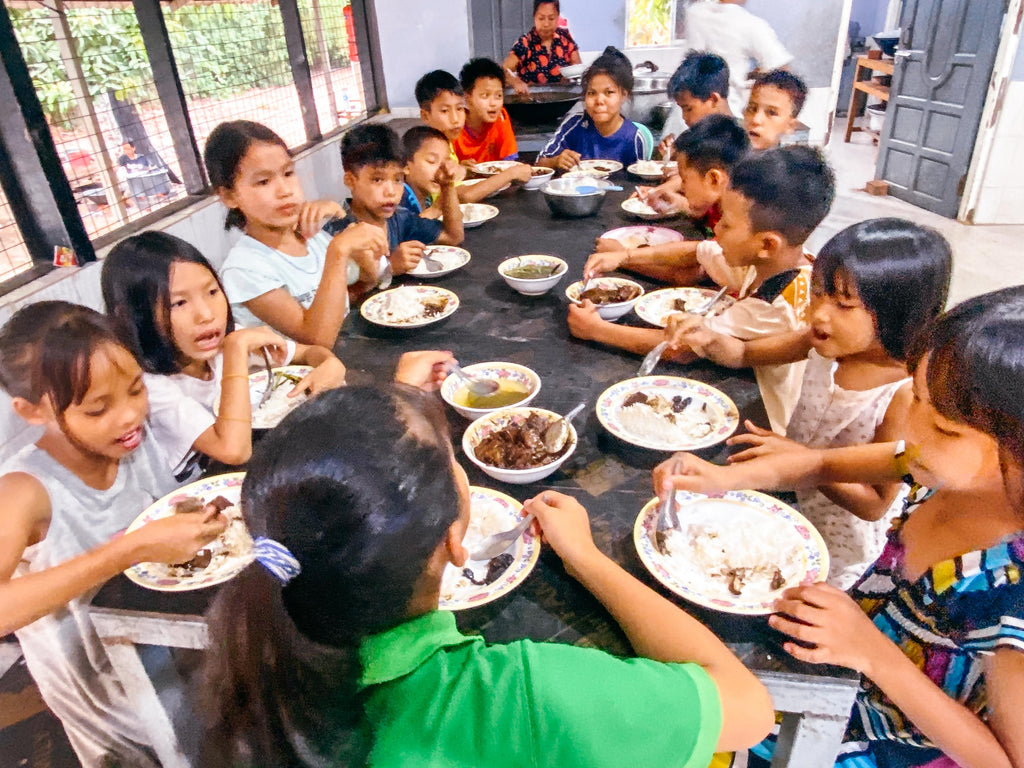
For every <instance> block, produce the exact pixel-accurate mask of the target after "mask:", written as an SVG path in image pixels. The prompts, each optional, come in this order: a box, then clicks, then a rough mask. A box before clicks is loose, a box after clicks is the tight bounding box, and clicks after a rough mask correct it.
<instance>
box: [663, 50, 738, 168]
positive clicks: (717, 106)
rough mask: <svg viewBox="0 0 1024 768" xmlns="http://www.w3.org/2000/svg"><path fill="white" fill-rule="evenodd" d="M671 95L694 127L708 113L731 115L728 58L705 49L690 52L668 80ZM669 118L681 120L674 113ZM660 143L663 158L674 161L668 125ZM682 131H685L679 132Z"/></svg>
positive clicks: (686, 122)
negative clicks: (726, 59) (726, 61)
mask: <svg viewBox="0 0 1024 768" xmlns="http://www.w3.org/2000/svg"><path fill="white" fill-rule="evenodd" d="M668 97H669V98H670V99H672V100H673V101H675V103H676V104H678V105H679V109H680V110H681V112H682V120H683V123H685V124H686V127H687V128H692V127H693V126H694V125H695V124H696V123H698V122H699V121H700V120H702V119H703V118H705V117H707V116H708V115H729V116H730V117H731V116H732V111H731V110H730V109H729V67H728V65H727V64H726V63H725V59H723V58H722V57H721V56H717V55H715V54H713V53H707V52H705V51H690V52H689V53H688V54H686V57H685V58H684V59H683V61H682V63H681V64H680V65H679V67H678V69H676V71H675V72H674V73H673V74H672V77H671V79H669V81H668ZM669 120H670V121H673V120H674V121H676V122H677V123H678V121H679V118H678V117H676V115H675V114H673V115H672V116H671V117H670V118H669ZM665 131H666V133H665V137H664V138H663V139H662V140H661V144H660V145H659V146H658V148H659V150H660V151H661V155H662V157H664V158H665V159H666V160H671V159H672V157H673V151H674V149H675V147H674V144H675V135H674V133H675V132H674V131H671V130H670V126H669V125H668V124H666V126H665ZM680 133H682V131H680Z"/></svg>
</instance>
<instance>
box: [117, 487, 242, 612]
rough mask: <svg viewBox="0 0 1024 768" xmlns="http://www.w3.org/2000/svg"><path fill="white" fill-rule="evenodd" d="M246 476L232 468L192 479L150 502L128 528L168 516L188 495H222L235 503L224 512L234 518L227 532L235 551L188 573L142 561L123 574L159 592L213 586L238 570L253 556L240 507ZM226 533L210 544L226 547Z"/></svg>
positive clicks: (213, 497)
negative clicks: (231, 470)
mask: <svg viewBox="0 0 1024 768" xmlns="http://www.w3.org/2000/svg"><path fill="white" fill-rule="evenodd" d="M244 478H245V473H244V472H232V473H231V474H228V475H215V476H214V477H207V478H204V479H203V480H198V481H196V482H194V483H189V484H188V485H186V486H185V487H183V488H179V489H178V490H176V491H174V492H173V493H169V494H167V495H166V496H164V497H163V498H162V499H160V500H159V501H155V502H153V503H152V504H150V505H149V507H147V508H146V511H144V512H143V513H142V514H141V515H139V516H138V517H137V518H135V520H134V521H133V522H132V524H131V525H129V526H128V532H129V533H131V532H132V531H134V530H136V529H138V528H140V527H142V526H143V525H145V524H146V523H148V522H150V521H151V520H158V519H160V518H161V517H169V516H171V515H173V514H175V512H174V504H175V502H180V501H184V500H185V499H186V498H189V497H195V498H199V499H202V500H203V501H204V502H209V501H213V499H215V498H217V497H218V496H223V497H224V498H225V499H227V500H228V501H230V502H231V503H232V504H234V505H235V506H233V507H229V508H228V509H226V510H225V514H227V515H228V517H229V519H231V521H232V522H231V524H230V526H229V528H228V531H227V532H226V533H228V534H229V535H232V536H233V537H234V538H235V543H236V547H235V551H234V552H231V553H230V554H226V555H225V556H224V557H223V558H217V559H215V560H214V561H213V562H211V563H210V565H208V566H207V567H206V568H204V569H202V570H201V571H196V572H194V573H190V574H188V575H171V574H170V573H169V570H168V569H169V568H170V566H167V565H164V564H162V563H139V564H138V565H133V566H132V567H131V568H129V569H128V570H127V571H125V572H124V575H125V576H127V577H128V578H129V579H131V580H132V581H134V582H135V583H136V584H138V585H139V586H141V587H146V588H147V589H155V590H157V591H158V592H185V591H187V590H190V589H202V588H203V587H212V586H213V585H214V584H221V583H223V582H225V581H227V580H228V579H230V578H232V577H234V576H235V575H236V574H238V573H239V572H240V571H241V570H242V569H243V568H245V567H246V566H247V565H249V563H251V562H252V560H253V555H252V539H251V538H250V537H249V532H248V531H247V530H246V528H245V523H244V522H242V513H241V509H239V507H238V502H239V499H240V498H241V496H242V480H243V479H244ZM224 536H225V534H221V535H220V536H219V537H218V538H217V539H216V540H215V541H214V542H212V543H211V544H210V545H208V546H213V547H218V546H220V547H223V546H224Z"/></svg>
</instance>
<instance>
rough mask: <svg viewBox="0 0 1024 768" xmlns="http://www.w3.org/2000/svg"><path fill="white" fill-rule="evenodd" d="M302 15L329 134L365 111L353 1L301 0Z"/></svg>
mask: <svg viewBox="0 0 1024 768" xmlns="http://www.w3.org/2000/svg"><path fill="white" fill-rule="evenodd" d="M299 16H300V18H301V19H302V36H303V38H304V39H305V42H306V55H307V58H308V60H309V68H310V71H311V73H312V77H313V96H314V98H315V100H316V112H317V117H318V119H319V121H320V131H321V132H322V133H329V132H330V131H333V130H334V129H336V128H340V127H341V126H343V125H345V124H346V123H350V122H352V121H353V120H358V119H359V118H360V117H363V116H364V115H365V114H366V106H365V104H364V101H363V76H362V72H361V71H360V67H359V51H358V50H357V48H356V38H355V27H354V24H353V18H352V4H351V3H350V2H349V0H299Z"/></svg>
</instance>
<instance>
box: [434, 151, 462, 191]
mask: <svg viewBox="0 0 1024 768" xmlns="http://www.w3.org/2000/svg"><path fill="white" fill-rule="evenodd" d="M458 173H459V164H458V163H457V162H455V161H454V160H452V159H451V158H450V157H449V158H446V159H445V160H444V162H442V163H441V165H439V166H438V168H437V173H435V174H434V181H435V182H436V183H438V184H440V185H441V186H442V187H448V186H451V185H452V184H454V183H455V181H456V178H457V176H458Z"/></svg>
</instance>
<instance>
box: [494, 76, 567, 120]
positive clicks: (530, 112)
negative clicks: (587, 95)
mask: <svg viewBox="0 0 1024 768" xmlns="http://www.w3.org/2000/svg"><path fill="white" fill-rule="evenodd" d="M581 97H582V93H581V92H580V89H579V86H577V85H571V84H569V83H564V84H561V83H560V84H558V85H533V86H530V95H529V96H520V95H518V94H517V93H516V92H515V91H513V90H512V89H511V88H506V89H505V109H507V110H508V116H509V117H511V118H512V119H513V120H515V121H516V122H517V123H520V124H522V125H540V124H541V123H552V122H557V121H559V120H561V119H562V117H564V116H565V113H566V112H568V111H569V110H570V109H572V105H573V104H575V103H576V102H577V101H579V100H580V98H581Z"/></svg>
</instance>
